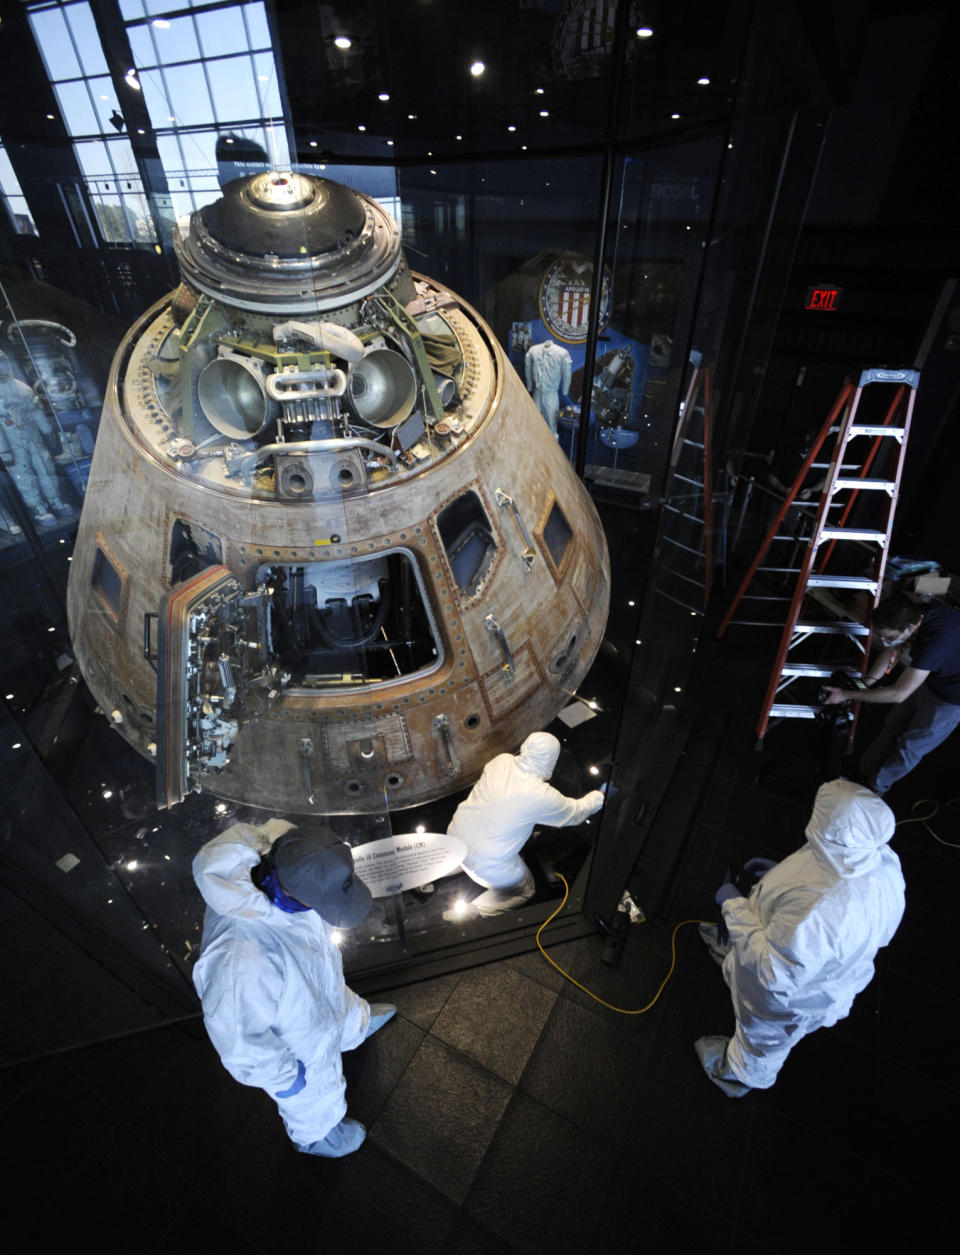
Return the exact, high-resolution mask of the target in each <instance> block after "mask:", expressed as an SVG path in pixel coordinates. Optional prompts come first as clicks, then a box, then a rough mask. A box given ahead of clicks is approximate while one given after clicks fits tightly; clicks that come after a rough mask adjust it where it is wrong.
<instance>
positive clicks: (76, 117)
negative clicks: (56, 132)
mask: <svg viewBox="0 0 960 1255" xmlns="http://www.w3.org/2000/svg"><path fill="white" fill-rule="evenodd" d="M53 90H54V91H55V92H56V95H57V101H58V103H59V105H60V114H61V116H62V118H63V121H64V125H65V126H66V128H67V130H68V132H69V133H70V134H71V135H99V134H100V130H101V125H100V119H99V118H98V117H97V115H96V113H95V112H94V108H93V105H92V104H91V102H90V94H89V92H88V91H87V84H86V83H85V82H83V81H82V80H81V81H80V82H74V83H58V84H57V85H56V87H54V89H53Z"/></svg>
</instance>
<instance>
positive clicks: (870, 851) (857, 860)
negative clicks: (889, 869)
mask: <svg viewBox="0 0 960 1255" xmlns="http://www.w3.org/2000/svg"><path fill="white" fill-rule="evenodd" d="M895 827H896V820H895V818H894V814H893V811H892V810H891V809H890V807H889V806H887V804H886V802H884V801H882V799H881V798H879V797H878V796H877V795H876V793H873V792H871V790H870V789H867V788H864V786H863V785H861V784H856V783H854V781H852V780H843V779H840V780H831V781H829V782H828V783H827V784H822V785H821V786H820V788H819V789H818V790H817V797H816V800H815V802H814V804H813V814H812V815H811V816H810V822H809V823H808V824H807V828H806V838H807V840H808V841H809V842H810V845H811V847H812V849H813V853H814V856H815V857H816V858H817V859H818V860H820V861H822V862H825V863H826V864H827V865H828V866H829V867H831V868H832V869H833V870H834V871H835V872H836V873H837V875H839V876H862V875H863V874H864V872H868V871H871V870H872V869H873V868H874V867H876V866H877V865H878V863H879V862H880V860H881V857H882V851H883V847H884V846H885V845H886V844H887V842H888V841H889V840H890V838H891V837H892V836H893V831H894V828H895Z"/></svg>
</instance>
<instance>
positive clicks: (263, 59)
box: [253, 52, 282, 118]
mask: <svg viewBox="0 0 960 1255" xmlns="http://www.w3.org/2000/svg"><path fill="white" fill-rule="evenodd" d="M253 64H254V70H255V72H256V76H257V87H258V89H259V92H260V100H261V101H262V106H263V107H262V108H261V110H260V113H261V116H262V117H265V118H278V117H280V115H281V113H282V109H281V107H280V87H279V84H278V82H277V70H276V66H275V64H274V60H273V54H272V53H269V52H258V53H255V54H254V57H253Z"/></svg>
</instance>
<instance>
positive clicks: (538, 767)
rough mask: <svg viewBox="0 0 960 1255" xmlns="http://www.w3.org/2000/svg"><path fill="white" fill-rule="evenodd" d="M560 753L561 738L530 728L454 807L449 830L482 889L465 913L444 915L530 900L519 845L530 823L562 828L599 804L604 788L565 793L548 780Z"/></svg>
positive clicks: (484, 911) (489, 911) (493, 910)
mask: <svg viewBox="0 0 960 1255" xmlns="http://www.w3.org/2000/svg"><path fill="white" fill-rule="evenodd" d="M559 756H560V742H559V741H558V740H557V738H556V737H555V736H552V735H551V734H550V733H549V732H534V733H532V734H531V735H530V736H528V737H527V739H526V740H525V741H524V743H523V744H522V745H521V746H520V753H519V754H498V755H497V756H496V758H491V760H490V761H489V762H488V763H487V765H486V766H485V767H484V769H483V771H482V772H481V774H480V779H479V780H478V781H477V783H476V784H475V785H474V786H473V788H472V789H471V790H470V793H469V795H468V796H467V798H466V799H465V800H464V801H463V802H461V803H460V805H459V806H458V807H457V809H456V811H455V812H454V816H453V819H452V820H451V821H450V826H449V828H448V829H447V835H448V836H451V837H457V838H458V839H459V840H460V841H462V842H463V843H464V845H465V846H466V847H467V854H466V857H465V858H464V860H463V863H462V868H463V870H464V871H465V872H466V873H467V875H468V876H469V877H470V878H471V880H474V881H476V883H477V884H478V885H483V887H484V889H485V890H486V892H485V893H481V894H480V896H479V897H477V898H474V900H473V901H472V902H471V903H469V905H468V907H467V909H466V912H464V911H463V910H462V909H457V908H453V909H452V910H450V911H445V912H444V916H443V917H444V919H446V920H460V919H463V918H464V915H465V914H466V915H467V916H471V915H499V914H500V913H501V912H503V911H509V910H512V909H513V908H514V907H518V906H522V905H523V903H524V902H527V901H529V899H530V898H532V897H533V893H534V880H533V876H532V874H531V872H530V869H529V868H528V867H527V865H526V863H524V861H523V859H522V858H521V857H520V850H521V849H522V848H523V846H524V845H525V844H526V842H527V840H528V839H529V837H530V834H531V832H532V831H533V827H534V824H546V825H548V826H549V827H551V828H566V827H571V826H572V825H574V824H579V823H581V822H582V821H583V820H584V819H586V818H587V816H588V815H592V814H593V813H594V812H595V811H598V810H599V809H600V807H601V806H602V805H603V798H604V795H603V791H602V790H600V789H594V790H593V791H592V792H591V793H587V794H585V796H584V797H581V798H571V797H564V795H563V794H562V793H561V792H559V790H557V789H555V788H553V786H552V785H550V784H548V783H547V781H548V780H549V779H550V777H551V776H552V775H553V769H554V767H556V765H557V759H558V758H559Z"/></svg>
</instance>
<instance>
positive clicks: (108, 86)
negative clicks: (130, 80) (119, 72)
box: [90, 78, 122, 135]
mask: <svg viewBox="0 0 960 1255" xmlns="http://www.w3.org/2000/svg"><path fill="white" fill-rule="evenodd" d="M90 95H91V96H92V97H93V104H94V108H95V109H96V111H97V119H98V126H97V130H98V131H105V132H106V133H107V134H108V135H109V134H110V132H111V131H112V130H114V129H115V127H114V123H113V118H114V116H118V117H121V119H122V115H121V113H120V105H119V103H118V101H117V95H116V92H115V91H114V90H113V83H112V81H111V80H110V79H109V78H92V79H90Z"/></svg>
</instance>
